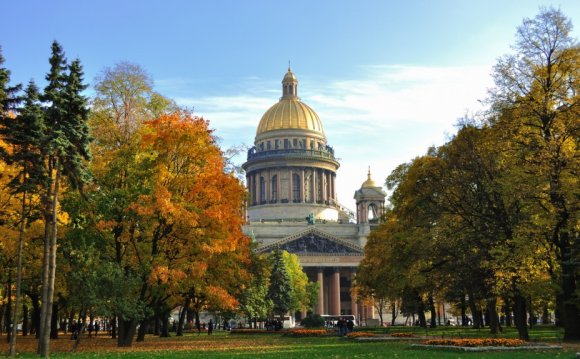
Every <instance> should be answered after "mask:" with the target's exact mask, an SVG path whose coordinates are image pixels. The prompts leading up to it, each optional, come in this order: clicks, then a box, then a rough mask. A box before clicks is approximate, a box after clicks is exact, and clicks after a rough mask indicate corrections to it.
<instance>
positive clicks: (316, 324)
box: [300, 312, 325, 328]
mask: <svg viewBox="0 0 580 359" xmlns="http://www.w3.org/2000/svg"><path fill="white" fill-rule="evenodd" d="M324 324H325V323H324V318H322V317H321V316H320V315H318V314H312V313H311V312H308V314H307V315H306V318H304V319H302V321H301V322H300V325H302V326H303V327H305V328H321V327H324Z"/></svg>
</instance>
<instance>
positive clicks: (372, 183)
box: [361, 167, 378, 188]
mask: <svg viewBox="0 0 580 359" xmlns="http://www.w3.org/2000/svg"><path fill="white" fill-rule="evenodd" d="M369 187H378V186H377V184H376V183H375V181H374V180H373V179H372V178H371V168H370V167H369V173H368V174H367V180H366V181H364V182H363V184H362V186H361V188H369Z"/></svg>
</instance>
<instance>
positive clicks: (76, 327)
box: [70, 320, 101, 340]
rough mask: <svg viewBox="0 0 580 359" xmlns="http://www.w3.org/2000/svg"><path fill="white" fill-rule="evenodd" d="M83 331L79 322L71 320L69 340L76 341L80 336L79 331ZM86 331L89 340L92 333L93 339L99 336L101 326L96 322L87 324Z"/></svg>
mask: <svg viewBox="0 0 580 359" xmlns="http://www.w3.org/2000/svg"><path fill="white" fill-rule="evenodd" d="M82 330H83V324H82V323H81V321H80V320H78V321H75V320H73V321H72V323H71V325H70V332H71V336H70V338H71V339H72V340H76V339H77V338H78V337H79V334H81V331H82ZM86 330H87V331H88V332H89V338H90V337H92V336H93V332H94V333H95V337H96V336H97V335H98V334H99V330H101V325H100V324H99V322H98V321H95V322H94V323H93V322H89V325H88V326H87V328H86Z"/></svg>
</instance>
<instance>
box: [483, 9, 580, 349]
mask: <svg viewBox="0 0 580 359" xmlns="http://www.w3.org/2000/svg"><path fill="white" fill-rule="evenodd" d="M571 31H572V24H571V22H570V20H569V19H568V18H566V17H565V16H564V15H563V14H562V13H561V12H560V10H555V9H553V8H542V9H541V10H540V13H539V14H538V15H537V16H536V17H534V18H533V19H525V20H524V22H523V24H522V25H521V26H520V27H519V28H518V30H517V34H516V43H515V45H514V47H513V48H514V50H515V54H513V55H508V56H504V57H503V58H501V59H500V60H499V61H498V63H497V65H496V66H495V68H494V80H495V84H496V87H495V88H494V89H492V90H491V99H492V105H493V107H492V108H493V110H495V115H496V116H495V117H494V118H493V120H492V122H491V123H492V124H493V125H494V126H498V127H501V128H503V129H504V130H505V132H506V137H507V136H510V137H511V138H513V139H515V141H514V143H515V144H517V145H518V146H517V147H514V149H515V150H517V152H514V153H515V154H517V156H516V157H515V158H517V159H518V166H521V167H522V169H523V171H522V177H521V180H522V181H525V182H526V183H529V184H530V185H531V186H530V189H531V190H532V191H533V193H534V196H533V197H534V198H533V199H532V201H533V203H532V204H536V205H537V204H539V205H537V208H538V212H537V213H536V215H537V216H538V219H539V221H541V222H542V225H543V227H544V228H545V230H544V231H543V233H538V235H537V236H534V239H535V240H537V241H540V242H544V245H545V247H546V248H551V249H552V251H553V255H554V258H555V259H556V260H555V262H554V263H553V265H552V266H551V267H552V269H551V274H552V277H553V279H554V280H555V281H556V282H557V283H558V285H559V293H558V295H557V297H556V298H557V304H558V305H557V306H558V311H559V318H560V319H561V320H562V321H563V323H564V330H565V334H564V339H565V340H578V339H580V308H579V304H578V303H580V301H579V299H578V292H577V291H578V278H579V265H578V263H579V262H578V253H579V252H578V231H577V218H578V217H577V216H578V214H577V213H578V202H577V198H578V188H579V186H578V182H577V179H578V176H577V168H578V165H579V164H578V159H579V156H578V118H579V114H580V113H579V110H578V107H579V106H578V104H579V99H580V97H579V96H578V93H579V89H580V88H579V87H580V86H579V84H580V82H579V78H580V77H579V68H580V66H579V64H580V48H579V47H578V43H577V41H576V40H575V39H573V38H572V37H571Z"/></svg>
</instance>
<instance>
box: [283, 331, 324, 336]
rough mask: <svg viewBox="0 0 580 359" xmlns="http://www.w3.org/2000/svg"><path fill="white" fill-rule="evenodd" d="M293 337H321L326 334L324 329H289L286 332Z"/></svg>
mask: <svg viewBox="0 0 580 359" xmlns="http://www.w3.org/2000/svg"><path fill="white" fill-rule="evenodd" d="M286 333H287V334H288V335H291V336H294V337H321V336H325V335H327V334H328V331H327V330H326V329H290V330H288V331H287V332H286Z"/></svg>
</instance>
